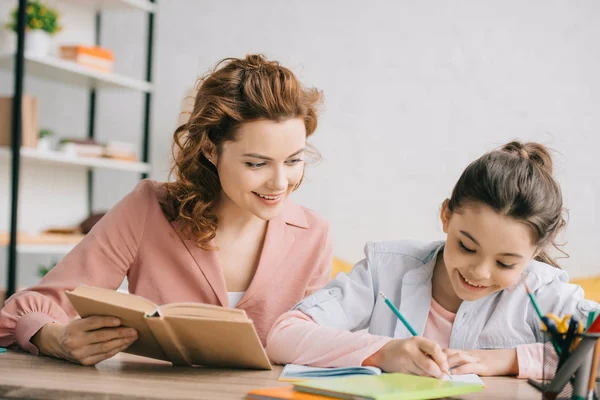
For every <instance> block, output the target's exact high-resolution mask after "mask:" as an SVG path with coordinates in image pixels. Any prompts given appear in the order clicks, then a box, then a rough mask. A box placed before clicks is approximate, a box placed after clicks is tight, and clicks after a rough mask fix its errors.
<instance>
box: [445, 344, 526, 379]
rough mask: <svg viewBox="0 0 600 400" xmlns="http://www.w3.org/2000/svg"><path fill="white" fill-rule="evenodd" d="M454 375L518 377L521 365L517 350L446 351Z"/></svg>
mask: <svg viewBox="0 0 600 400" xmlns="http://www.w3.org/2000/svg"><path fill="white" fill-rule="evenodd" d="M444 353H445V354H446V355H447V356H448V365H450V369H451V372H452V375H462V374H477V375H481V376H494V375H496V376H498V375H517V374H518V373H519V364H518V360H517V350H516V349H498V350H454V349H444Z"/></svg>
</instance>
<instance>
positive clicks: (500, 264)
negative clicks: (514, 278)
mask: <svg viewBox="0 0 600 400" xmlns="http://www.w3.org/2000/svg"><path fill="white" fill-rule="evenodd" d="M497 263H498V266H500V267H501V268H507V269H511V268H512V267H514V266H515V264H504V263H501V262H500V261H497Z"/></svg>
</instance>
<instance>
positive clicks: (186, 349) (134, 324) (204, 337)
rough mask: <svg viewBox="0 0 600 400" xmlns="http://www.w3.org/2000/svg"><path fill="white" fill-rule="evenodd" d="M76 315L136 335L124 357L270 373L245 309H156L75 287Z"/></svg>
mask: <svg viewBox="0 0 600 400" xmlns="http://www.w3.org/2000/svg"><path fill="white" fill-rule="evenodd" d="M66 294H67V297H68V298H69V301H70V302H71V304H72V305H73V307H75V310H76V311H77V312H78V313H79V315H80V316H81V317H82V318H83V317H88V316H91V315H108V316H113V317H118V318H120V319H121V324H122V325H123V326H127V327H130V328H133V329H135V330H137V332H138V339H137V340H136V341H135V342H134V343H133V344H132V345H131V346H130V347H129V348H127V349H126V350H125V353H130V354H135V355H140V356H145V357H151V358H155V359H159V360H165V361H170V362H172V363H173V364H176V365H202V366H213V367H228V368H246V369H263V370H270V369H271V364H270V362H269V359H268V358H267V355H266V352H265V350H264V348H263V346H262V344H261V342H260V339H259V337H258V334H257V333H256V329H255V328H254V324H253V323H252V320H250V319H249V318H248V317H247V316H246V312H245V311H244V310H239V309H232V308H225V307H221V306H215V305H209V304H202V303H172V304H166V305H161V306H158V305H156V304H154V303H152V302H151V301H149V300H147V299H145V298H143V297H140V296H135V295H133V294H129V293H120V292H116V291H113V290H109V289H102V288H96V287H91V286H85V285H80V286H78V287H77V288H75V289H74V290H72V291H67V292H66Z"/></svg>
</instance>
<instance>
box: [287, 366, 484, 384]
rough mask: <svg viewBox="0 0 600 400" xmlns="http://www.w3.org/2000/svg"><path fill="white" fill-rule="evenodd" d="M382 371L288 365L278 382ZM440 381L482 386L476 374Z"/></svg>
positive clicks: (445, 377)
mask: <svg viewBox="0 0 600 400" xmlns="http://www.w3.org/2000/svg"><path fill="white" fill-rule="evenodd" d="M381 374H382V371H381V370H380V369H379V368H377V367H343V368H319V367H309V366H306V365H298V364H288V365H286V366H285V367H284V368H283V371H281V375H279V378H278V379H277V380H278V381H282V382H299V381H305V380H310V379H326V378H336V377H343V376H354V375H381ZM442 380H445V381H452V382H463V383H472V384H474V385H481V386H484V383H483V381H482V380H481V378H480V377H479V375H477V374H463V375H449V376H448V375H444V377H443V378H442Z"/></svg>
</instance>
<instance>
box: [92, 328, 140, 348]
mask: <svg viewBox="0 0 600 400" xmlns="http://www.w3.org/2000/svg"><path fill="white" fill-rule="evenodd" d="M131 338H137V331H136V330H135V329H132V328H126V327H121V328H102V329H97V330H95V331H91V332H87V334H86V339H85V340H86V343H88V344H93V343H104V342H108V341H111V340H114V339H131Z"/></svg>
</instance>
